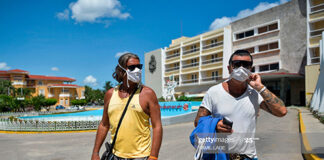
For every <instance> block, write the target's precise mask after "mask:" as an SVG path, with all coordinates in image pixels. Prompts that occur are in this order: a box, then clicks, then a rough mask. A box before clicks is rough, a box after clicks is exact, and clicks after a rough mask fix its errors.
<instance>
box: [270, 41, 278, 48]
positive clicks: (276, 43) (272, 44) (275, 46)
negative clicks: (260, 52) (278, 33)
mask: <svg viewBox="0 0 324 160" xmlns="http://www.w3.org/2000/svg"><path fill="white" fill-rule="evenodd" d="M277 48H278V42H275V43H270V44H269V49H277Z"/></svg>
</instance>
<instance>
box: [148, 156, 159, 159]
mask: <svg viewBox="0 0 324 160" xmlns="http://www.w3.org/2000/svg"><path fill="white" fill-rule="evenodd" d="M149 158H151V159H158V158H157V157H154V156H150V157H149Z"/></svg>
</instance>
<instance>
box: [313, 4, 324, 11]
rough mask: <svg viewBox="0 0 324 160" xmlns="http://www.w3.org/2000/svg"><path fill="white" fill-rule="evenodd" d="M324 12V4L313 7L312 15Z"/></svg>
mask: <svg viewBox="0 0 324 160" xmlns="http://www.w3.org/2000/svg"><path fill="white" fill-rule="evenodd" d="M323 10H324V3H322V4H319V5H316V6H312V7H311V13H317V12H320V11H323Z"/></svg>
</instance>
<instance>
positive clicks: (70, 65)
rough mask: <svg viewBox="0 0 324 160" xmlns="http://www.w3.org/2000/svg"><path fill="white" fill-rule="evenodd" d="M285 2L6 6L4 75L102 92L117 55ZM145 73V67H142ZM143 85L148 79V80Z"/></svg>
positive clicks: (0, 61)
mask: <svg viewBox="0 0 324 160" xmlns="http://www.w3.org/2000/svg"><path fill="white" fill-rule="evenodd" d="M285 2H286V0H246V1H241V0H231V1H224V0H218V1H215V0H210V1H208V0H200V1H192V0H186V1H183V0H181V1H180V0H178V1H171V0H164V1H162V0H160V1H152V0H142V1H134V0H128V1H125V0H92V1H89V0H46V1H44V0H31V1H28V2H27V1H25V0H1V1H0V70H8V69H23V70H27V71H29V72H30V74H36V75H50V76H66V77H72V78H75V79H77V81H76V82H75V83H76V84H79V85H90V86H92V87H94V88H102V86H103V85H104V82H105V81H112V82H114V83H115V82H116V81H115V80H114V79H113V78H112V76H111V75H112V73H113V70H114V68H115V66H116V64H117V60H118V55H120V54H121V53H123V52H125V51H130V52H133V53H136V54H138V55H139V56H140V58H141V61H142V62H143V60H144V53H145V52H149V51H152V50H155V49H157V48H161V47H165V46H168V45H169V44H170V43H171V40H172V39H175V38H178V37H180V36H181V24H182V35H183V36H188V37H192V36H195V35H198V34H201V33H204V32H207V31H210V30H213V29H215V28H217V27H221V26H224V25H226V24H228V23H229V22H231V21H233V20H237V19H240V18H242V17H246V16H248V15H251V14H253V13H256V12H259V11H262V10H265V9H268V8H271V7H273V6H276V5H279V4H282V3H285ZM144 67H145V66H144ZM143 82H144V80H143Z"/></svg>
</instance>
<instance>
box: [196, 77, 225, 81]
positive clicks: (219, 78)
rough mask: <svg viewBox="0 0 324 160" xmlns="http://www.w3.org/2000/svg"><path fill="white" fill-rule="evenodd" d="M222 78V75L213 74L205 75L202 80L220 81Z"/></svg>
mask: <svg viewBox="0 0 324 160" xmlns="http://www.w3.org/2000/svg"><path fill="white" fill-rule="evenodd" d="M221 79H222V76H211V77H203V78H202V79H201V80H202V81H204V82H208V81H218V80H221Z"/></svg>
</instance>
